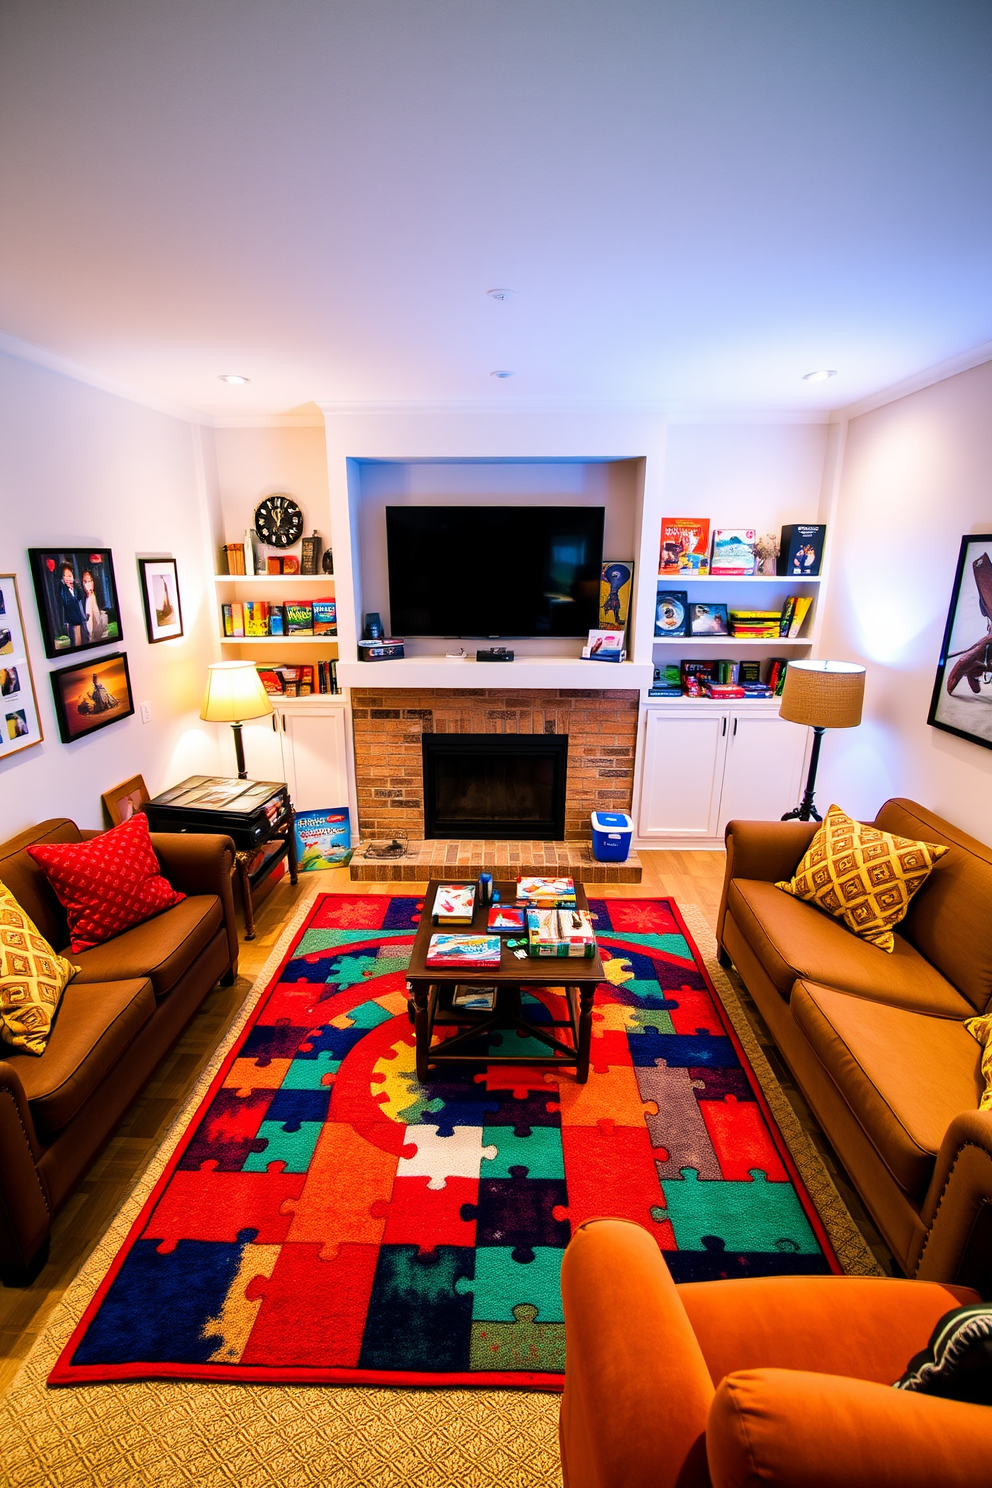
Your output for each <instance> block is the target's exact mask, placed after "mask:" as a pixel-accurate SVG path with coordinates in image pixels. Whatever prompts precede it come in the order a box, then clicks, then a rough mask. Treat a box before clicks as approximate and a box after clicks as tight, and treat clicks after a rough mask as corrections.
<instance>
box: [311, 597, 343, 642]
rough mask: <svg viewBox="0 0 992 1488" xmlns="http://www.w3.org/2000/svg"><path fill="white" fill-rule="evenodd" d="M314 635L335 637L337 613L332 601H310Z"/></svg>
mask: <svg viewBox="0 0 992 1488" xmlns="http://www.w3.org/2000/svg"><path fill="white" fill-rule="evenodd" d="M311 609H312V612H313V633H314V635H330V636H336V635H337V633H338V611H337V605H336V603H335V601H334V600H333V599H315V600H312V601H311Z"/></svg>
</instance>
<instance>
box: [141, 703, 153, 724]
mask: <svg viewBox="0 0 992 1488" xmlns="http://www.w3.org/2000/svg"><path fill="white" fill-rule="evenodd" d="M141 721H142V723H151V721H152V705H151V703H142V705H141Z"/></svg>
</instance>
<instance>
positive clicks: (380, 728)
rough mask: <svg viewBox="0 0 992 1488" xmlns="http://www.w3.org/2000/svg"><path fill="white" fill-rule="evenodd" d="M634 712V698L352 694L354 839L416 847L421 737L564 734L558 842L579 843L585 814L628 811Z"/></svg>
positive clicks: (585, 830)
mask: <svg viewBox="0 0 992 1488" xmlns="http://www.w3.org/2000/svg"><path fill="white" fill-rule="evenodd" d="M637 709H638V694H637V692H635V691H616V692H614V691H610V690H607V689H603V690H601V691H586V690H585V689H583V690H581V691H580V690H578V689H575V690H571V689H565V688H554V689H548V690H545V691H539V690H531V689H528V690H526V691H521V692H514V691H513V690H512V689H506V688H443V689H441V688H438V689H432V690H429V691H427V690H420V689H412V688H383V689H381V690H376V689H375V688H356V689H354V690H353V692H352V716H353V718H354V728H355V772H356V775H357V783H358V828H359V832H360V834H361V836H362V837H363V838H370V837H375V838H379V837H389V836H392V835H393V834H395V833H396V832H397V831H401V832H403V833H405V834H406V836H407V838H408V839H409V840H410V841H411V842H415V841H419V840H421V839H422V838H423V834H424V800H423V764H422V759H423V747H422V736H423V734H425V733H435V734H565V735H567V736H568V741H569V742H568V774H567V781H566V793H565V841H566V842H575V843H579V842H588V840H589V814H590V812H592V811H597V810H599V811H629V810H630V807H631V795H632V789H633V778H634V750H635V746H636V739H637Z"/></svg>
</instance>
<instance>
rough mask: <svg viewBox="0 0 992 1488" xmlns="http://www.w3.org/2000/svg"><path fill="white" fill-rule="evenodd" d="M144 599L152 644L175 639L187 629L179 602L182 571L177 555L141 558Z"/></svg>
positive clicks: (146, 625) (139, 561) (142, 599)
mask: <svg viewBox="0 0 992 1488" xmlns="http://www.w3.org/2000/svg"><path fill="white" fill-rule="evenodd" d="M138 572H139V574H140V575H141V601H142V604H143V605H144V607H145V630H146V631H147V633H148V644H149V645H150V646H155V645H157V644H158V642H159V641H172V640H175V638H176V636H181V635H182V633H183V613H182V609H181V607H180V604H179V571H178V569H177V568H176V560H175V559H174V558H139V559H138Z"/></svg>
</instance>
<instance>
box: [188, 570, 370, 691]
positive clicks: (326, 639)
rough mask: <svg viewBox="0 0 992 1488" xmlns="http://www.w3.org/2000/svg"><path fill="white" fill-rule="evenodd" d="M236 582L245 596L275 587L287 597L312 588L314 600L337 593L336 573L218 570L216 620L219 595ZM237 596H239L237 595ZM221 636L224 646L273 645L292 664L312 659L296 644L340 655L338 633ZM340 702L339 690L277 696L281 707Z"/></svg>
mask: <svg viewBox="0 0 992 1488" xmlns="http://www.w3.org/2000/svg"><path fill="white" fill-rule="evenodd" d="M234 585H237V586H239V588H240V590H241V594H242V595H243V596H244V598H246V599H251V598H252V597H253V594H252V591H255V593H256V594H257V591H258V590H259V589H260V588H261V589H262V591H263V593H264V592H265V591H266V590H268V592H269V593H271V592H272V590H273V589H276V590H278V591H279V593H280V594H285V595H287V596H288V595H289V594H290V593H293V594H297V593H299V591H300V590H303V591H306V590H307V589H309V591H310V593H311V595H312V596H313V598H314V599H320V598H322V597H324V596H325V595H326V596H330V595H333V594H334V575H333V574H324V573H319V574H268V573H265V574H218V573H215V574H214V586H215V590H216V592H217V596H218V600H217V606H218V608H217V620H218V622H220V620H221V616H220V609H219V606H220V603H221V602H222V601H221V600H220V595H221V594H229V593H230V589H231V587H233V586H234ZM235 597H240V596H238V595H236V596H235ZM258 597H261V596H258ZM301 597H305V592H304V594H303V595H302V596H301ZM273 598H275V599H276V601H277V602H278V597H277V596H273ZM223 602H224V603H227V600H226V599H225V600H224V601H223ZM218 639H219V641H220V644H221V646H223V647H227V648H230V647H239V648H240V647H242V646H263V647H266V648H268V650H269V651H270V652H271V650H272V648H274V647H277V648H279V649H280V650H281V651H282V652H284V653H286V654H285V658H277V660H281V659H285V660H286V662H287V663H288V664H289V665H292V664H293V662H294V661H298V662H300V664H303V662H304V660H306V661H308V662H309V661H310V660H311V658H309V657H306V658H304V656H303V655H299V654H297V651H296V648H297V647H307V648H309V647H313V646H322V647H323V648H324V653H325V656H326V659H328V660H331V659H334V660H337V656H338V638H337V636H336V635H319V636H306V635H281V636H278V635H276V636H225V635H221V636H219V637H218ZM227 654H228V655H231V654H232V653H231V651H230V650H228V651H227ZM233 654H234V655H235V656H237V655H240V654H241V653H240V650H239V651H236V652H234V653H233ZM321 659H324V658H321ZM338 686H339V687H340V686H341V683H340V680H339V682H338ZM276 701H277V700H276V699H275V698H274V699H273V702H274V703H275V702H276ZM339 701H343V700H342V698H341V694H340V693H334V692H314V693H311V694H310V695H309V696H307V697H299V698H279V699H278V702H277V706H278V708H280V709H285V708H293V709H297V710H306V709H314V708H323V707H326V706H327V705H328V704H331V705H332V706H333V705H334V704H335V703H337V702H339Z"/></svg>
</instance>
